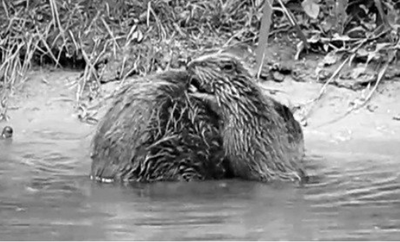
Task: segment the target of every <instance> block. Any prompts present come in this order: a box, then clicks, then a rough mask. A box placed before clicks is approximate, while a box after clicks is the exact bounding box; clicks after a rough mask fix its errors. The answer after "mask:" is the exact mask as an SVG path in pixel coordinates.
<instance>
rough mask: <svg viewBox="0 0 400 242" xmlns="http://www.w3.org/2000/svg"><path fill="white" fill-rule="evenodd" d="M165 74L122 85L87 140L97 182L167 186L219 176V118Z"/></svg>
mask: <svg viewBox="0 0 400 242" xmlns="http://www.w3.org/2000/svg"><path fill="white" fill-rule="evenodd" d="M188 78H189V77H188V75H187V73H186V72H184V71H168V72H165V73H161V74H156V75H150V76H147V77H144V78H139V79H136V80H134V81H132V82H131V83H129V84H126V85H124V86H123V87H122V88H121V89H120V90H119V91H118V92H117V93H116V94H115V99H114V100H113V101H112V103H111V107H110V108H109V110H108V111H107V113H106V114H105V116H104V118H103V119H102V121H101V122H100V123H99V126H98V129H97V132H96V134H95V136H94V139H93V152H92V168H91V175H92V177H93V178H95V179H97V180H105V179H110V180H120V181H141V182H151V181H168V180H169V181H171V180H197V179H217V178H221V177H224V176H225V173H226V170H225V168H224V156H223V151H222V140H221V137H220V134H219V133H220V132H219V130H218V128H219V124H218V122H219V118H218V115H217V114H215V113H214V112H213V111H212V109H211V108H210V107H209V106H208V105H207V104H205V103H204V102H202V101H201V100H199V99H198V98H194V97H191V96H190V95H188V92H187V83H188Z"/></svg>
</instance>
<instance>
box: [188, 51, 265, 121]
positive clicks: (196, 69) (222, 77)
mask: <svg viewBox="0 0 400 242" xmlns="http://www.w3.org/2000/svg"><path fill="white" fill-rule="evenodd" d="M187 70H188V72H189V74H190V75H191V78H190V84H191V85H192V86H194V87H195V88H196V93H195V94H194V96H197V97H201V98H202V99H204V100H207V101H209V102H211V103H212V104H214V105H211V106H212V107H215V106H218V107H220V110H218V111H217V110H215V111H217V112H216V113H220V114H222V117H224V116H225V117H228V116H231V115H235V114H240V115H241V117H237V118H238V119H243V118H244V119H246V117H245V116H243V113H245V114H248V116H253V114H252V113H253V112H258V106H259V105H262V103H260V96H262V95H263V94H262V92H261V90H260V88H259V87H258V86H257V83H256V82H255V81H254V79H253V77H252V74H251V71H250V68H249V67H248V66H247V65H246V64H245V63H244V62H243V61H242V60H241V59H240V58H239V57H237V56H236V55H234V54H231V53H225V52H216V53H212V54H208V55H203V56H200V57H198V58H197V59H194V60H192V61H191V62H189V63H188V65H187ZM242 121H244V122H247V121H249V120H242Z"/></svg>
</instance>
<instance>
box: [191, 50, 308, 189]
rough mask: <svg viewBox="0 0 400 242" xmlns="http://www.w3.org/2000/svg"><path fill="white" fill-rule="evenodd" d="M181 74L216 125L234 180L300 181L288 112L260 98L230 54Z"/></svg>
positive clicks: (297, 139) (299, 137) (294, 125)
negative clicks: (206, 104)
mask: <svg viewBox="0 0 400 242" xmlns="http://www.w3.org/2000/svg"><path fill="white" fill-rule="evenodd" d="M187 70H188V72H189V73H190V75H191V76H192V77H191V84H192V85H194V86H195V87H196V88H197V90H196V92H197V94H196V92H195V93H194V95H195V96H197V97H198V98H199V99H203V100H207V101H208V102H210V103H212V105H211V106H212V107H213V108H214V110H215V112H216V113H218V114H219V116H220V118H221V120H222V124H223V125H222V127H221V128H220V132H221V137H222V140H223V148H224V152H225V155H226V157H227V159H228V160H229V162H230V166H231V169H232V172H233V175H234V176H235V177H241V178H243V179H248V180H258V181H265V182H268V181H273V180H287V181H302V180H305V178H306V175H305V172H304V169H303V165H302V158H303V156H304V140H303V132H302V129H301V126H300V124H299V123H298V122H297V121H296V120H295V119H294V117H293V114H292V113H291V111H290V110H289V109H288V108H287V107H286V106H284V105H282V104H280V103H278V102H277V101H275V100H274V99H272V98H271V97H269V96H267V95H266V94H264V93H263V92H262V90H261V88H260V86H259V85H258V84H257V83H256V81H255V80H254V79H253V77H252V75H251V73H250V71H249V68H248V67H247V66H246V65H245V64H244V63H243V62H242V61H241V60H240V58H238V57H236V56H235V55H232V54H230V53H213V54H209V55H204V56H201V57H198V58H197V59H194V60H193V61H191V62H190V63H189V64H188V66H187Z"/></svg>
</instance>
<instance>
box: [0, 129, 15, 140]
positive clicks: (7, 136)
mask: <svg viewBox="0 0 400 242" xmlns="http://www.w3.org/2000/svg"><path fill="white" fill-rule="evenodd" d="M13 133H14V131H13V129H12V128H11V127H10V126H5V127H4V128H3V131H2V132H1V135H0V137H1V138H2V139H10V138H12V136H13Z"/></svg>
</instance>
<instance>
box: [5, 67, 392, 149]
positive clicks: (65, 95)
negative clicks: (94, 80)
mask: <svg viewBox="0 0 400 242" xmlns="http://www.w3.org/2000/svg"><path fill="white" fill-rule="evenodd" d="M78 76H79V73H78V72H74V71H70V70H56V71H49V70H46V69H38V70H35V71H31V72H30V73H29V74H28V78H27V81H26V82H25V83H24V84H23V85H20V86H16V87H15V89H14V92H13V94H12V96H11V97H10V99H9V110H8V116H9V118H10V119H9V120H8V121H7V122H3V123H2V126H4V125H6V124H8V125H11V126H13V127H14V129H15V138H16V139H18V135H19V134H20V133H24V132H28V131H30V130H32V131H33V130H35V129H40V127H47V129H49V130H51V129H56V130H63V129H68V130H65V131H67V132H68V133H75V134H79V135H81V136H82V138H85V139H88V140H90V137H91V133H92V130H93V128H94V125H92V124H89V123H92V122H89V123H85V122H81V121H80V120H79V119H78V115H80V116H81V117H82V116H85V115H86V116H90V117H92V118H94V119H99V118H101V116H102V114H103V112H102V111H104V107H105V106H106V105H105V104H106V103H107V101H105V100H104V97H107V96H108V95H109V94H111V93H112V90H114V89H115V88H117V87H118V83H117V82H113V83H108V84H105V85H103V86H102V88H103V91H102V96H101V97H100V98H98V100H96V101H95V102H92V103H91V104H88V105H86V108H87V110H88V111H83V110H82V109H79V108H78V106H77V102H76V88H77V87H76V86H75V85H74V82H76V79H77V77H78ZM263 86H265V87H266V88H267V89H270V90H271V89H272V90H274V91H269V92H270V93H271V92H272V93H273V94H271V95H273V96H275V97H276V98H277V99H279V100H281V101H282V102H284V103H287V104H289V105H291V106H299V105H300V106H301V105H303V104H306V103H308V102H309V101H310V100H312V99H313V98H315V97H316V96H318V94H319V92H320V89H321V87H322V84H318V83H313V82H308V83H307V82H295V81H293V80H290V79H289V80H285V81H284V82H281V83H277V82H272V81H269V82H264V83H263ZM399 91H400V81H399V79H396V78H395V79H392V80H388V81H384V82H383V83H382V84H381V85H380V86H379V87H378V89H377V91H376V92H375V93H374V94H373V98H372V100H371V101H370V102H368V103H367V104H366V105H365V106H364V107H362V108H360V109H359V110H355V111H352V112H350V113H349V114H347V115H346V113H347V112H348V110H349V109H351V108H352V107H353V106H354V104H355V103H357V102H361V101H360V99H362V98H363V97H365V96H366V95H367V93H368V92H369V90H367V89H365V90H358V91H353V90H349V89H346V88H339V87H336V86H331V85H329V86H328V88H327V91H326V94H325V95H324V96H323V98H322V99H321V100H319V101H317V102H315V103H313V104H311V105H310V104H308V105H305V106H304V105H303V108H302V109H297V111H296V116H297V117H300V118H301V117H304V116H305V114H306V113H307V114H308V117H307V119H306V122H303V124H304V125H305V126H303V128H304V131H305V135H306V143H309V142H313V140H316V141H318V140H324V141H328V142H332V143H343V142H357V141H358V140H366V139H367V140H370V139H372V140H393V142H395V140H400V121H398V120H397V119H398V116H399V114H400V109H399V105H398V104H399V103H400V95H398V93H399ZM90 106H92V107H93V108H92V109H90ZM311 106H312V108H311V109H310V107H311ZM97 107H102V108H100V109H98V108H97ZM86 108H85V109H86ZM97 110H99V112H98V113H97ZM66 123H68V124H70V125H67V126H65V124H66ZM49 132H50V131H49Z"/></svg>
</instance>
